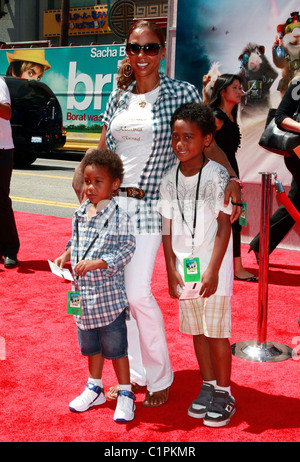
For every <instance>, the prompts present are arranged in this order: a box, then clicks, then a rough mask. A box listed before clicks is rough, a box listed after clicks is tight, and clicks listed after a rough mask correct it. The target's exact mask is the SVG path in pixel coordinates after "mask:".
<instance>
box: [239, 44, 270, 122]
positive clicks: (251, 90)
mask: <svg viewBox="0 0 300 462" xmlns="http://www.w3.org/2000/svg"><path fill="white" fill-rule="evenodd" d="M239 61H240V63H241V70H240V72H239V75H240V77H241V78H242V82H243V83H242V85H243V98H242V104H241V116H242V117H253V116H255V113H256V112H257V111H258V110H260V111H261V112H262V111H263V112H265V115H267V112H268V109H269V107H270V88H271V86H272V85H273V83H274V81H275V79H276V78H277V76H278V72H276V71H275V70H274V69H273V67H272V66H271V64H270V62H269V61H268V59H267V57H266V55H265V47H264V46H263V45H258V44H256V43H248V44H247V45H246V46H245V48H244V49H243V51H242V53H241V55H240V56H239Z"/></svg>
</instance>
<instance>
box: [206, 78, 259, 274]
mask: <svg viewBox="0 0 300 462" xmlns="http://www.w3.org/2000/svg"><path fill="white" fill-rule="evenodd" d="M242 94H243V93H242V80H241V78H240V77H239V76H238V75H234V74H222V75H221V76H219V77H218V78H217V80H216V82H215V84H214V87H213V91H212V95H211V100H210V107H211V108H213V109H214V114H215V118H216V126H217V132H216V134H215V140H216V143H217V144H218V146H220V148H222V149H223V151H224V152H225V153H226V156H227V158H228V160H229V162H230V164H231V166H232V168H233V169H234V171H235V172H236V174H237V176H238V177H239V168H238V163H237V160H236V152H237V150H238V148H239V145H240V142H241V134H240V129H239V125H238V123H237V110H238V105H239V103H240V102H241V99H242ZM241 230H242V227H241V225H240V224H239V222H238V221H235V222H234V223H233V224H232V231H233V261H234V278H235V279H237V280H239V281H250V282H256V281H257V277H256V276H254V275H253V274H251V273H249V271H247V270H246V269H245V268H244V267H243V264H242V258H241Z"/></svg>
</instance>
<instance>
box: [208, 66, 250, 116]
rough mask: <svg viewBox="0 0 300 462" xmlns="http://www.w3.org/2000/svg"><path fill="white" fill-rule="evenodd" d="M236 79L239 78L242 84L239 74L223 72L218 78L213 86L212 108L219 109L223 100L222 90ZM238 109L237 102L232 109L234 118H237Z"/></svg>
mask: <svg viewBox="0 0 300 462" xmlns="http://www.w3.org/2000/svg"><path fill="white" fill-rule="evenodd" d="M235 80H238V81H239V82H240V84H241V85H242V83H243V81H242V78H241V77H240V76H239V75H237V74H222V75H220V76H219V77H218V78H217V80H216V82H215V84H214V86H213V90H212V94H211V99H210V103H209V105H210V107H211V108H213V109H217V108H218V107H219V106H220V104H221V101H222V97H221V91H222V90H226V88H227V87H229V85H231V84H232V83H233V82H234V81H235ZM237 110H238V105H237V104H236V105H235V106H234V108H233V110H232V115H233V118H234V120H236V117H237Z"/></svg>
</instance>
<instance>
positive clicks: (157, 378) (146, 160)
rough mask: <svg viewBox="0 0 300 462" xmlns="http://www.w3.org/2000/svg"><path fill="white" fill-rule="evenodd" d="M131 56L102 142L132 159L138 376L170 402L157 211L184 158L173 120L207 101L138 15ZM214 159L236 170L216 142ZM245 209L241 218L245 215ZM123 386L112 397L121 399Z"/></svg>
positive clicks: (130, 272) (129, 278)
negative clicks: (158, 288)
mask: <svg viewBox="0 0 300 462" xmlns="http://www.w3.org/2000/svg"><path fill="white" fill-rule="evenodd" d="M126 53H127V57H126V58H125V59H124V60H123V62H122V64H121V66H120V68H119V71H118V73H119V76H118V88H117V89H115V90H114V91H113V92H112V93H111V95H110V97H109V100H108V103H107V106H106V110H105V113H104V116H103V123H104V126H103V131H102V135H101V139H100V141H99V145H98V148H103V147H105V146H107V147H108V148H109V149H112V150H114V151H115V152H117V153H118V154H119V155H120V157H121V159H122V161H123V163H124V171H125V174H124V180H123V183H122V185H121V188H120V189H119V192H118V195H119V196H118V198H117V199H118V201H119V204H120V206H121V207H123V208H124V209H126V210H127V212H128V213H129V215H130V216H131V217H132V221H133V223H134V226H135V233H136V250H135V253H134V256H133V258H132V260H131V262H130V263H129V264H128V265H127V266H126V268H125V284H126V292H127V296H128V299H129V303H130V309H131V314H132V318H131V320H130V321H129V322H128V344H129V350H128V352H129V363H130V374H131V382H132V384H133V387H134V389H136V388H139V387H143V386H146V387H147V389H146V396H145V399H144V401H143V406H146V407H156V406H161V405H164V404H165V403H166V402H167V400H168V396H169V389H170V386H171V384H172V382H173V371H172V367H171V362H170V358H169V353H168V347H167V341H166V336H165V327H164V320H163V316H162V312H161V310H160V307H159V306H158V304H157V301H156V300H155V298H154V296H153V294H152V291H151V279H152V273H153V269H154V264H155V259H156V255H157V252H158V249H159V248H160V245H161V242H162V236H161V217H160V215H159V213H158V211H157V207H156V206H157V200H158V198H159V187H160V182H161V179H162V177H163V175H164V173H165V172H166V171H167V170H168V169H169V168H171V167H172V166H173V165H174V164H175V162H176V157H175V156H174V153H173V150H172V140H171V130H170V119H171V116H172V114H173V112H174V111H175V109H176V108H177V107H179V106H180V105H181V104H183V103H187V102H191V101H199V102H200V101H201V98H200V95H199V93H198V91H197V89H196V88H195V87H194V86H193V85H191V84H189V83H187V82H183V81H179V80H175V79H172V78H170V77H168V76H167V75H165V74H164V73H161V72H160V63H161V62H162V61H163V60H164V58H165V53H166V48H165V36H164V33H163V31H162V29H161V28H160V27H159V26H158V25H157V24H155V23H153V22H148V21H144V20H141V21H137V22H136V23H134V24H133V25H132V26H131V28H130V30H129V32H128V35H127V42H126ZM208 150H209V152H208V153H207V155H208V156H209V157H212V158H213V157H214V158H216V159H218V160H219V162H220V163H222V162H223V163H224V164H225V166H226V168H228V169H229V171H230V175H236V174H235V172H234V171H233V169H232V168H231V166H230V164H229V162H228V160H227V159H226V156H225V154H224V152H223V151H221V150H220V149H219V148H218V147H217V145H216V143H214V142H212V144H211V146H210V147H209V148H208ZM78 172H79V170H77V172H75V175H74V181H73V187H74V189H75V191H76V193H77V196H78V198H79V199H80V200H81V199H82V178H80V174H78ZM230 195H232V197H233V200H234V201H235V202H239V201H240V187H239V185H237V184H236V183H233V182H231V184H230V186H229V188H228V190H227V191H226V199H227V203H228V202H229V196H230ZM238 215H239V211H238V210H237V208H235V210H234V211H233V215H232V217H233V219H235V218H236V217H238ZM117 391H118V385H116V386H114V387H112V388H111V390H110V391H109V393H108V394H107V396H108V397H109V398H111V399H115V398H116V397H117Z"/></svg>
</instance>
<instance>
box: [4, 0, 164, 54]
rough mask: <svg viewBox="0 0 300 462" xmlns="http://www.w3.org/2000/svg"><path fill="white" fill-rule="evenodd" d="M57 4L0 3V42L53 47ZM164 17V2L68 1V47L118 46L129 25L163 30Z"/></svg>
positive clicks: (41, 0)
mask: <svg viewBox="0 0 300 462" xmlns="http://www.w3.org/2000/svg"><path fill="white" fill-rule="evenodd" d="M61 4H62V1H61V0H0V16H2V17H1V18H0V43H1V44H7V45H10V44H14V43H16V42H29V43H32V42H39V41H43V42H45V41H46V42H45V43H46V44H47V45H46V46H57V45H58V44H59V37H60V25H61V17H60V9H61ZM167 16H168V0H104V1H101V0H70V17H69V39H68V40H69V44H70V45H71V44H72V45H74V44H75V45H90V44H91V43H97V44H99V45H106V44H111V43H122V42H123V41H124V38H125V37H126V31H127V29H128V25H129V24H130V22H133V21H134V20H137V19H141V18H147V19H149V20H152V21H155V22H157V23H159V24H160V25H161V26H162V27H163V28H166V27H167ZM110 26H111V27H110ZM44 46H45V45H44Z"/></svg>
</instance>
